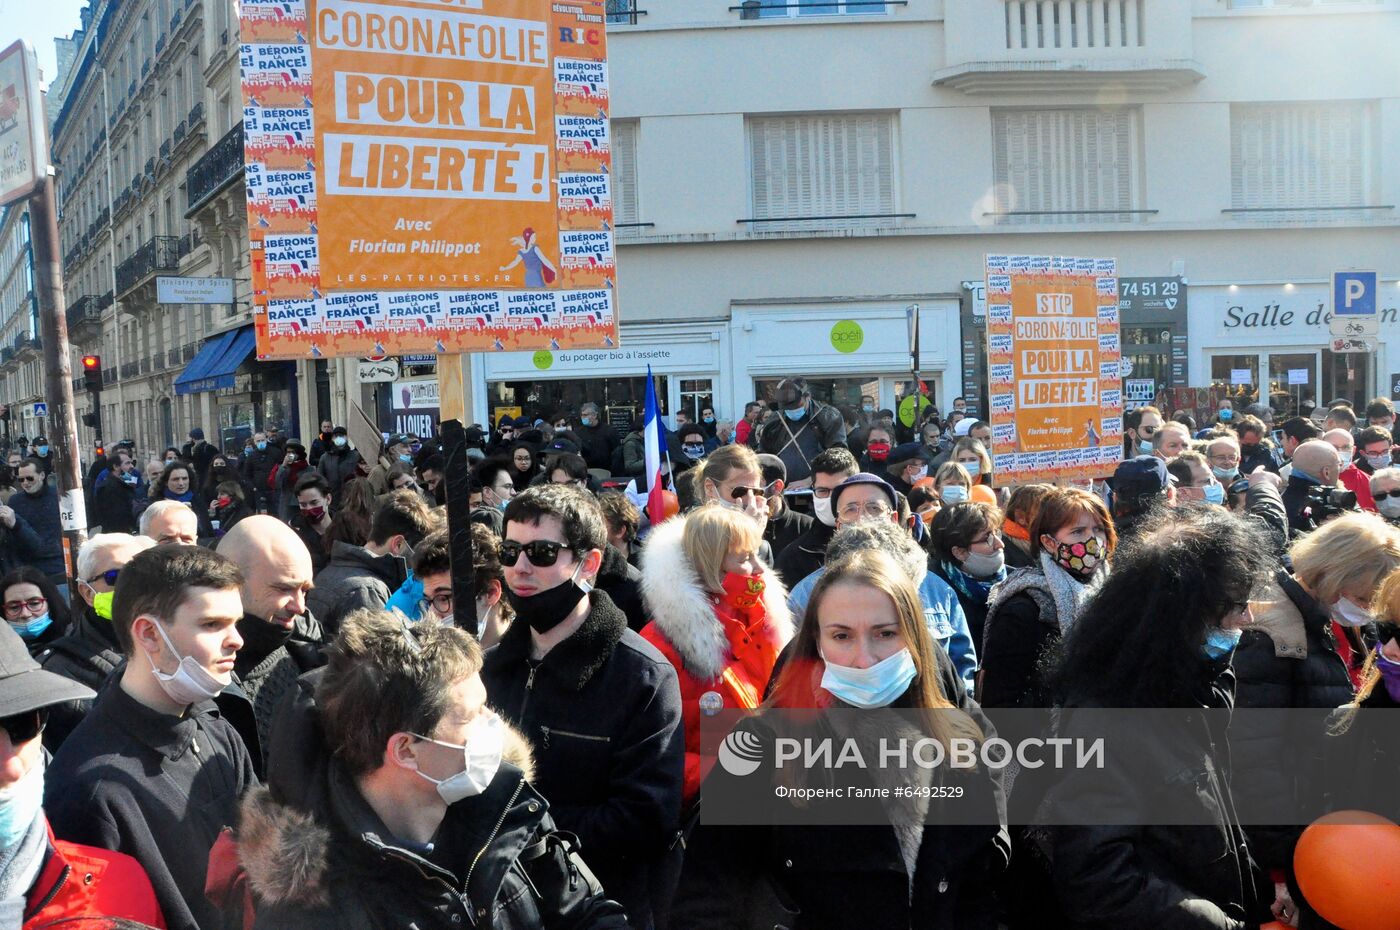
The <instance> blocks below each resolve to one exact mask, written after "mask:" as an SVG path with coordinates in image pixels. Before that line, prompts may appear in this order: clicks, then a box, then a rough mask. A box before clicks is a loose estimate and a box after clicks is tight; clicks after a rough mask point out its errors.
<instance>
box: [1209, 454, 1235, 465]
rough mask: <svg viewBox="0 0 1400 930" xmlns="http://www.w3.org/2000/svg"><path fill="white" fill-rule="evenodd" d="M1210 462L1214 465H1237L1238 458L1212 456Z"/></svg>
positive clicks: (1233, 456)
mask: <svg viewBox="0 0 1400 930" xmlns="http://www.w3.org/2000/svg"><path fill="white" fill-rule="evenodd" d="M1210 461H1211V462H1213V463H1214V464H1216V465H1238V464H1239V463H1240V457H1239V456H1238V455H1212V456H1210Z"/></svg>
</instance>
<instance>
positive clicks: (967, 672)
mask: <svg viewBox="0 0 1400 930" xmlns="http://www.w3.org/2000/svg"><path fill="white" fill-rule="evenodd" d="M862 486H864V487H862ZM885 489H888V494H889V499H894V490H893V489H892V488H890V487H889V485H888V484H886V483H885V482H883V481H881V480H880V479H879V478H878V477H876V476H875V475H871V474H866V473H861V474H857V475H854V476H852V477H850V478H847V479H846V480H845V481H844V482H842V483H841V484H840V485H839V486H838V487H837V488H836V490H835V491H833V492H832V495H831V496H832V498H833V500H834V502H833V504H832V506H833V508H834V509H836V512H837V514H838V515H839V517H838V519H839V520H840V523H839V529H837V531H836V535H835V536H833V537H832V538H831V542H830V544H828V545H827V547H826V565H834V564H836V562H838V561H839V560H840V559H841V558H842V557H843V556H847V555H850V554H851V553H853V552H857V551H860V550H863V549H880V550H882V551H884V552H885V553H887V554H888V555H889V556H890V557H891V558H893V559H894V560H895V562H896V563H897V564H898V565H899V566H900V567H902V568H903V569H904V571H905V573H906V574H907V575H908V576H909V580H910V581H911V582H913V583H914V585H915V586H916V587H917V588H918V590H919V602H920V603H921V604H922V605H923V608H924V623H925V624H926V625H927V626H928V629H929V632H930V633H931V634H932V635H933V638H934V640H936V641H937V643H938V645H939V646H941V647H943V651H944V652H946V653H947V654H948V658H950V659H952V660H953V666H954V668H956V669H957V672H958V677H959V678H961V679H962V681H963V684H964V685H965V686H966V688H967V693H968V694H971V693H972V689H973V684H974V681H975V678H976V674H977V649H976V647H975V646H974V645H973V642H972V634H971V632H969V631H968V627H967V617H966V616H965V615H964V614H963V609H962V605H961V604H960V603H958V596H957V593H956V592H955V591H954V590H953V589H952V588H951V587H950V586H949V585H948V583H947V582H945V581H944V580H943V579H942V578H939V577H938V576H937V575H936V574H934V573H933V572H931V571H929V569H928V553H927V552H925V551H924V550H923V548H922V547H921V546H920V545H919V544H918V543H917V542H915V541H914V537H912V536H910V535H909V531H908V530H906V529H905V528H904V527H903V526H902V525H901V524H900V522H899V511H898V510H896V509H893V508H889V507H888V506H886V507H878V506H877V504H879V503H880V501H879V500H876V499H873V498H872V499H871V500H870V501H864V500H863V501H862V504H861V513H860V514H857V513H856V512H855V511H856V508H855V507H854V506H850V505H851V503H852V501H853V500H854V498H855V496H856V495H857V494H860V495H864V494H866V493H867V492H873V493H874V494H877V495H878V494H881V493H882V492H883V490H885ZM841 492H845V493H841ZM852 492H855V493H852ZM848 497H849V498H851V499H852V500H851V501H848V500H847V498H848ZM843 502H844V503H846V504H847V507H846V508H845V509H846V510H847V511H848V513H846V514H843V513H842V509H843V508H842V504H843ZM825 571H826V567H825V566H823V567H822V568H819V569H817V570H816V571H814V572H812V574H810V575H808V576H807V577H806V578H803V579H802V580H801V581H800V582H798V583H797V584H796V585H794V586H793V588H792V590H791V591H789V592H788V608H789V609H790V610H791V611H792V615H793V616H794V617H800V616H802V615H803V614H805V613H806V612H807V601H808V599H810V598H811V596H812V589H813V588H815V587H816V585H817V582H818V581H819V580H821V576H822V574H823V573H824V572H825Z"/></svg>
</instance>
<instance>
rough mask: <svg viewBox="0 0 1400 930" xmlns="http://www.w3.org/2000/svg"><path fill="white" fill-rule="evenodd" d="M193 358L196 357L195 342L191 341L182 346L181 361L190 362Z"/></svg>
mask: <svg viewBox="0 0 1400 930" xmlns="http://www.w3.org/2000/svg"><path fill="white" fill-rule="evenodd" d="M192 358H194V343H193V342H190V343H186V344H185V345H182V346H180V361H182V362H188V361H189V360H190V359H192Z"/></svg>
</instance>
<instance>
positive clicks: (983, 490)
mask: <svg viewBox="0 0 1400 930" xmlns="http://www.w3.org/2000/svg"><path fill="white" fill-rule="evenodd" d="M968 499H969V500H971V501H973V502H974V503H979V504H991V505H992V506H993V507H995V506H996V504H997V492H996V491H993V490H992V489H991V488H989V487H987V486H986V485H985V484H974V485H973V486H972V494H971V495H970V496H969V498H968Z"/></svg>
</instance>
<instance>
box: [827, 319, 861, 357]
mask: <svg viewBox="0 0 1400 930" xmlns="http://www.w3.org/2000/svg"><path fill="white" fill-rule="evenodd" d="M863 342H865V331H864V330H863V329H861V328H860V324H859V323H857V322H856V321H855V320H841V321H839V322H837V323H836V324H835V325H833V326H832V327H831V347H832V348H833V349H835V350H836V351H837V352H854V351H855V350H856V349H859V348H860V346H861V343H863Z"/></svg>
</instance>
